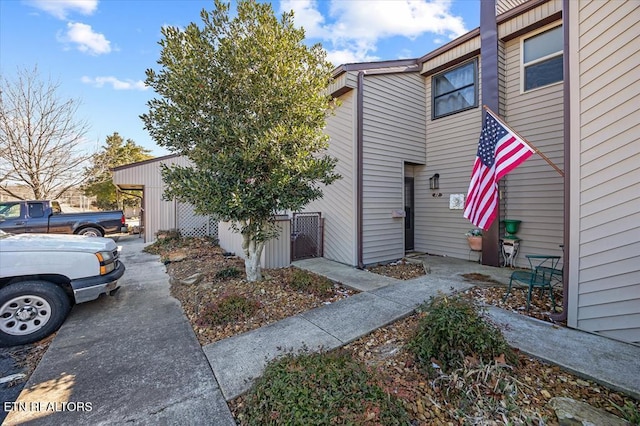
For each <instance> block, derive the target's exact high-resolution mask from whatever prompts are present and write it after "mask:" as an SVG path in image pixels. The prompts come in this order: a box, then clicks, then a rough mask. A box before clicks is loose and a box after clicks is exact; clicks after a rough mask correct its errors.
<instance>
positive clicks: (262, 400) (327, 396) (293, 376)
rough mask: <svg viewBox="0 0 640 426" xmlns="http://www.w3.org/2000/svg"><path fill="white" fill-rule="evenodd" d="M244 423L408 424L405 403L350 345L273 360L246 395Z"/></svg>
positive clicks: (243, 412) (288, 355)
mask: <svg viewBox="0 0 640 426" xmlns="http://www.w3.org/2000/svg"><path fill="white" fill-rule="evenodd" d="M239 418H240V420H241V424H245V425H279V424H299V425H309V424H332V425H333V424H383V425H400V424H409V417H408V415H407V413H406V411H405V410H404V408H403V406H402V404H401V403H400V402H399V401H398V400H397V399H396V398H395V397H394V396H392V395H389V394H387V393H385V392H384V391H383V390H382V388H381V387H380V386H378V385H377V384H375V383H374V376H373V373H371V372H370V371H368V370H367V368H366V367H365V366H364V365H363V364H362V363H360V362H358V361H356V360H354V359H353V358H352V357H351V355H350V354H349V353H347V352H346V351H342V350H338V351H335V352H329V353H306V352H305V353H300V354H298V355H294V354H287V355H285V356H283V357H281V358H278V359H276V360H274V361H271V362H270V363H269V364H268V365H267V367H266V369H265V372H264V375H263V376H262V377H261V378H260V379H258V380H257V381H256V383H255V384H254V386H253V387H252V388H251V390H250V391H249V393H248V394H247V396H246V400H245V403H244V406H243V408H242V411H241V413H240V416H239Z"/></svg>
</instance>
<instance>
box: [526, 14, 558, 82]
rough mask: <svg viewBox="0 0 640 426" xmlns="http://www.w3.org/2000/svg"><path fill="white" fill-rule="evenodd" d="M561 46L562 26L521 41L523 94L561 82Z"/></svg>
mask: <svg viewBox="0 0 640 426" xmlns="http://www.w3.org/2000/svg"><path fill="white" fill-rule="evenodd" d="M563 45H564V34H563V32H562V25H560V26H558V27H554V28H551V29H550V30H546V31H543V32H541V33H538V34H536V35H534V36H532V37H529V38H526V39H524V40H523V42H522V69H523V73H522V74H523V81H524V85H523V89H524V91H525V92H526V91H527V90H531V89H535V88H537V87H542V86H548V85H549V84H553V83H557V82H559V81H562V79H563V71H562V62H563V61H562V50H563Z"/></svg>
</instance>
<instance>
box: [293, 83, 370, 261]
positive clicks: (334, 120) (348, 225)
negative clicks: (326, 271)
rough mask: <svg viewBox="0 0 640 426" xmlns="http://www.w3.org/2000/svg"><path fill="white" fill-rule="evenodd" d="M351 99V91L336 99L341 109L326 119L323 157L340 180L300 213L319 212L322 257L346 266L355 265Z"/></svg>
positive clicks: (352, 99)
mask: <svg viewBox="0 0 640 426" xmlns="http://www.w3.org/2000/svg"><path fill="white" fill-rule="evenodd" d="M355 99H356V91H355V90H352V91H349V92H347V93H345V94H344V95H342V96H340V97H339V100H340V102H341V105H340V106H339V107H338V108H337V109H336V110H335V112H334V114H333V115H332V116H330V117H329V118H328V119H327V126H326V129H325V132H326V133H327V134H328V135H329V137H330V138H331V139H330V141H329V149H328V151H327V153H328V154H329V155H331V156H333V157H335V158H337V159H338V164H337V165H336V169H335V171H336V172H337V173H338V174H340V175H341V176H342V179H340V180H337V181H336V182H334V183H332V184H331V185H330V186H328V187H324V188H323V192H324V197H323V198H322V199H319V200H316V201H313V202H311V203H309V204H308V205H307V206H306V207H305V209H304V211H307V212H320V213H322V217H323V218H324V257H326V258H327V259H331V260H335V261H337V262H341V263H345V264H348V265H356V264H357V255H356V203H355V197H356V195H355V185H356V184H355V170H356V166H355V126H356V124H355V108H356V104H355Z"/></svg>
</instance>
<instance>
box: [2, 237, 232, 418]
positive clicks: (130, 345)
mask: <svg viewBox="0 0 640 426" xmlns="http://www.w3.org/2000/svg"><path fill="white" fill-rule="evenodd" d="M118 244H119V245H121V246H122V261H123V262H124V263H125V265H126V266H127V272H126V273H125V275H124V277H123V278H122V280H121V284H122V288H121V290H120V291H119V292H118V293H117V294H116V295H115V296H113V297H102V298H100V299H99V300H96V301H94V302H89V303H85V304H82V305H77V306H75V307H74V308H73V310H72V312H71V314H70V316H69V318H68V319H67V321H66V322H65V323H64V325H63V326H62V328H61V329H60V330H59V332H58V335H57V336H56V337H55V339H54V340H53V342H52V344H51V346H50V347H49V350H48V351H47V353H46V354H45V356H44V357H43V359H42V361H41V362H40V364H39V365H38V367H37V368H36V370H35V371H34V373H33V375H32V376H31V378H30V379H29V381H28V382H27V384H26V385H25V387H24V389H23V390H22V392H21V394H20V396H19V397H18V399H17V400H16V402H15V404H13V406H12V407H11V408H12V409H11V410H9V412H8V415H7V418H6V419H5V424H9V425H11V424H21V423H24V422H29V424H36V425H37V424H43V425H44V424H46V425H51V424H123V423H128V422H135V423H139V424H150V425H157V424H164V425H174V424H175V425H178V424H180V425H185V424H216V425H234V424H235V422H234V420H233V417H232V416H231V413H230V411H229V408H228V406H227V404H226V403H225V401H224V398H223V397H222V394H221V392H220V389H219V387H218V383H217V382H216V380H215V378H214V375H213V372H212V371H211V367H210V366H209V363H208V362H207V359H206V357H205V356H204V353H203V352H202V348H201V347H200V344H199V343H198V341H197V340H196V337H195V334H194V332H193V329H192V328H191V325H190V324H189V322H188V321H187V318H186V317H185V315H184V313H183V311H182V308H181V307H180V304H179V302H178V301H177V300H176V299H174V298H173V297H171V296H170V294H169V276H168V275H167V274H166V273H165V267H164V265H162V263H160V262H158V258H157V256H152V255H149V254H146V253H144V252H142V248H143V246H144V245H143V243H142V240H141V239H140V238H137V236H130V237H124V238H120V239H119V241H118Z"/></svg>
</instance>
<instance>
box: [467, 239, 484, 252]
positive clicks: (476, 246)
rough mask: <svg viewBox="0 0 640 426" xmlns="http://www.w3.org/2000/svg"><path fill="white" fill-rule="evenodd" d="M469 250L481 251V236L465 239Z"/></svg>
mask: <svg viewBox="0 0 640 426" xmlns="http://www.w3.org/2000/svg"><path fill="white" fill-rule="evenodd" d="M467 242H468V243H469V248H470V249H471V250H475V251H482V236H472V237H467Z"/></svg>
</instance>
